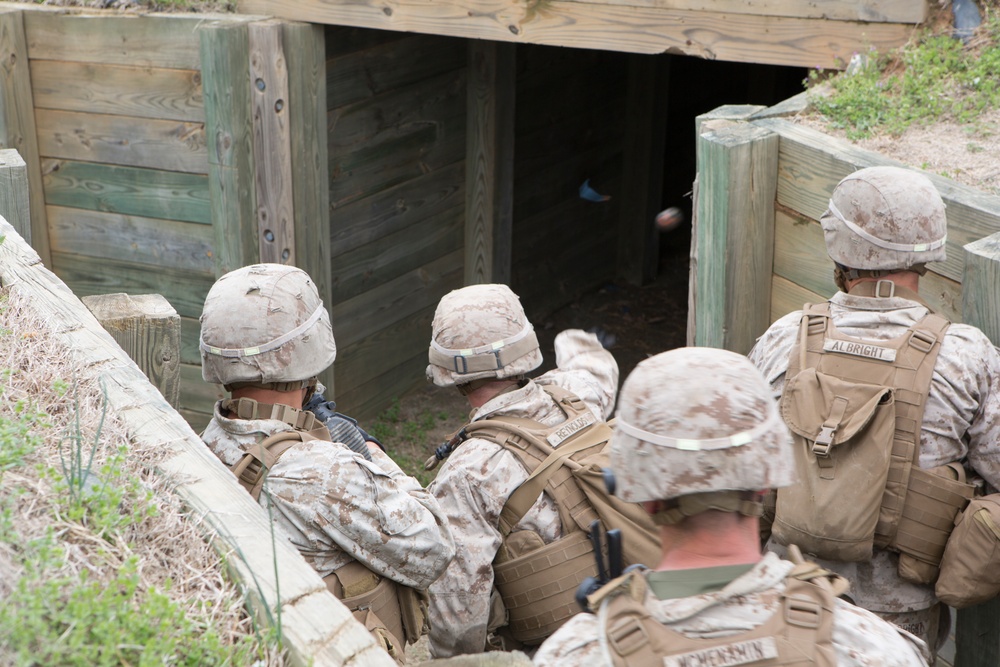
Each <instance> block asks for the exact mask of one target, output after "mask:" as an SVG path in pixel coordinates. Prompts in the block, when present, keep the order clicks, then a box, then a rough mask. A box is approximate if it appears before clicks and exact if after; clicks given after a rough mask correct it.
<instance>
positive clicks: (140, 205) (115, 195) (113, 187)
mask: <svg viewBox="0 0 1000 667" xmlns="http://www.w3.org/2000/svg"><path fill="white" fill-rule="evenodd" d="M42 171H43V176H42V185H43V187H44V188H45V202H46V203H47V204H49V205H54V206H69V207H73V208H84V209H90V210H92V211H104V212H108V213H121V214H123V215H137V216H142V217H147V218H162V219H166V220H177V221H181V222H196V223H200V224H203V225H210V224H212V216H211V200H210V195H209V187H208V176H206V175H204V174H185V173H182V172H176V171H163V170H160V169H143V168H135V167H118V166H115V165H107V164H99V163H95V162H77V161H74V160H53V159H49V160H45V161H44V162H43V163H42Z"/></svg>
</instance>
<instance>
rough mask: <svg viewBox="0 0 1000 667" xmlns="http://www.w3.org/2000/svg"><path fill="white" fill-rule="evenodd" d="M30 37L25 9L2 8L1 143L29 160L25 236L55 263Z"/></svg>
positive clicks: (42, 256)
mask: <svg viewBox="0 0 1000 667" xmlns="http://www.w3.org/2000/svg"><path fill="white" fill-rule="evenodd" d="M29 13H30V12H29ZM26 41H27V38H26V37H25V30H24V13H23V12H20V11H10V10H8V9H5V8H4V9H0V147H3V148H13V149H15V150H16V151H17V152H18V153H19V154H20V156H21V159H23V160H24V162H25V165H26V167H27V175H28V196H27V202H28V204H29V209H25V211H24V215H30V218H31V232H30V235H29V236H27V237H25V238H28V239H30V242H31V244H32V247H33V248H35V250H36V251H37V252H38V255H39V257H41V258H42V261H43V262H45V264H46V265H49V266H51V262H52V255H51V251H50V249H49V229H48V221H47V219H46V217H45V192H44V190H43V189H42V170H41V169H42V167H41V158H40V156H39V150H38V132H37V129H36V126H35V105H34V103H33V102H32V91H31V73H30V70H29V68H28V47H27V44H26Z"/></svg>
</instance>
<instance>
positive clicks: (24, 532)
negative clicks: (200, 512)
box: [0, 292, 283, 665]
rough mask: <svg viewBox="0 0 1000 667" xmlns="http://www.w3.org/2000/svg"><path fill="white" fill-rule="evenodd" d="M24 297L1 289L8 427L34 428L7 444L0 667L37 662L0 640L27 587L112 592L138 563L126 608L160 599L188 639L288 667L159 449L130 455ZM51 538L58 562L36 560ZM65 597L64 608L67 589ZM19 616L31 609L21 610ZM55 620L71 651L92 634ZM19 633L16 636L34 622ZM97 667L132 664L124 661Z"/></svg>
mask: <svg viewBox="0 0 1000 667" xmlns="http://www.w3.org/2000/svg"><path fill="white" fill-rule="evenodd" d="M22 299H23V297H18V296H17V295H16V293H13V292H11V293H7V294H4V293H2V292H0V419H2V420H3V421H4V424H5V425H6V424H7V423H9V422H10V421H11V420H18V419H19V421H20V422H21V423H24V422H25V420H27V422H28V423H29V426H28V428H27V429H26V431H25V433H24V434H22V435H23V437H16V438H9V437H8V438H2V437H0V664H2V665H8V664H11V665H13V664H18V665H23V664H35V663H34V662H33V660H32V659H31V658H25V654H24V653H23V642H25V641H28V642H29V644H30V641H44V638H43V637H37V638H30V637H29V638H26V637H20V638H17V637H14V638H13V639H12V638H11V637H10V636H4V632H3V627H4V626H3V612H4V608H9V606H10V605H11V604H16V601H17V600H19V599H23V598H24V591H23V589H24V585H25V581H27V580H28V579H29V578H31V582H30V584H29V585H30V586H31V587H36V586H37V587H39V590H41V589H42V588H43V586H42V581H43V580H49V581H81V580H82V581H87V582H90V583H95V582H100V584H101V585H102V586H116V585H118V584H117V583H116V582H117V581H118V579H119V578H120V577H121V573H122V572H123V570H128V568H129V564H130V563H134V564H135V573H134V579H135V581H136V582H137V583H136V587H135V592H134V598H135V600H134V601H130V602H129V603H128V604H132V605H133V606H135V607H137V606H138V605H139V601H140V600H142V599H143V598H144V597H146V596H149V595H150V594H155V593H156V592H158V593H161V594H164V595H166V597H167V598H169V600H170V601H171V602H172V603H173V604H175V605H176V606H177V607H178V608H179V609H180V610H182V612H183V615H184V616H186V617H187V619H188V620H190V621H191V622H192V623H193V626H192V627H193V628H195V630H194V632H193V634H192V637H191V640H192V641H196V642H197V641H199V639H200V638H201V637H203V636H204V635H205V634H206V633H214V635H215V636H216V637H217V639H218V643H219V645H221V647H222V650H221V653H219V654H221V655H243V656H246V655H253V656H255V660H256V664H261V665H263V664H267V665H281V664H283V657H282V655H281V654H280V653H279V652H277V651H276V650H275V649H274V648H273V647H268V646H266V645H263V646H262V645H261V644H260V642H259V640H258V638H257V637H256V635H255V632H254V627H253V623H252V620H251V619H250V618H249V617H248V616H247V614H246V612H245V610H244V607H243V595H242V594H241V593H240V591H239V590H238V589H237V588H236V587H235V586H234V585H233V584H231V583H230V582H228V581H227V580H226V579H225V577H224V576H223V563H222V561H221V559H220V557H219V556H218V554H216V553H215V552H214V551H213V549H212V548H211V547H210V546H209V545H208V544H207V542H206V540H205V539H204V537H203V531H204V530H205V527H204V526H202V525H197V524H196V522H195V521H194V520H192V518H191V517H190V516H187V515H186V514H185V513H184V511H183V508H182V507H181V506H180V505H179V502H178V500H177V499H176V498H175V496H173V495H172V494H171V492H170V489H169V488H166V487H165V486H164V482H162V481H161V480H160V479H158V478H157V476H156V475H155V474H154V473H153V472H152V471H153V469H154V467H155V465H156V462H157V459H158V457H159V456H160V452H158V451H156V450H154V449H151V448H148V449H142V448H141V447H137V446H135V447H133V446H132V445H131V444H130V443H129V439H128V434H127V433H126V432H125V430H124V427H123V425H122V424H121V423H120V422H119V421H117V420H116V419H115V418H114V415H112V414H108V415H107V416H106V418H103V421H102V415H103V412H104V410H103V406H104V403H105V401H104V397H103V393H102V391H101V389H100V387H99V385H98V383H97V381H96V379H95V377H93V374H92V373H89V374H88V371H87V369H85V368H80V367H79V366H78V365H76V364H74V360H73V354H72V351H71V350H70V349H67V348H66V347H65V346H63V345H62V344H61V342H60V341H59V340H58V339H56V338H55V337H54V336H53V335H52V334H51V333H50V331H49V327H48V326H47V324H46V322H45V321H44V320H43V318H42V317H41V316H40V314H39V313H36V312H34V311H33V310H32V309H31V307H30V304H27V303H24V302H23V300H22ZM76 432H78V433H79V434H80V436H81V438H80V440H79V441H80V442H81V443H83V447H82V448H81V450H82V452H83V457H82V461H83V463H86V461H87V459H88V458H89V456H90V450H91V449H93V463H92V465H91V467H90V469H91V471H92V472H93V473H96V474H95V475H93V476H92V482H93V486H92V487H91V489H90V490H84V491H83V492H82V494H78V497H81V498H84V499H85V500H84V502H82V503H77V502H74V500H73V498H74V493H73V492H72V488H73V486H72V484H70V488H69V489H67V479H66V477H67V476H66V474H65V472H66V470H67V469H68V459H67V456H68V455H70V454H72V452H73V447H72V445H73V440H72V438H69V436H72V435H73V434H74V433H76ZM95 443H96V445H95ZM4 448H6V449H7V451H6V452H5V451H4ZM18 448H21V450H23V451H22V452H21V453H22V455H20V456H19V455H18V452H17V449H18ZM110 487H114V489H112V488H110ZM101 494H103V495H101ZM109 494H110V495H109ZM95 498H96V499H97V500H96V501H94V499H95ZM107 498H112V499H113V503H112V506H111V516H110V517H105V516H103V515H102V514H101V506H100V503H101V502H102V500H101V499H104V500H106V499H107ZM116 513H117V514H116ZM53 538H54V539H53ZM46 541H48V542H49V543H51V544H54V545H55V547H56V548H57V550H58V556H57V557H55V558H51V557H43V558H42V559H41V561H39V560H37V555H36V554H35V547H34V546H33V545H40V544H45V543H46ZM39 567H41V568H42V570H41V574H39V571H38V568H39ZM19 588H20V589H21V591H20V594H19V593H18V590H19ZM65 595H66V596H67V597H66V600H67V601H68V600H69V596H70V595H71V591H66V592H65ZM28 599H29V600H30V599H31V596H30V595H29V596H28ZM12 600H13V601H15V602H13V603H12ZM58 602H59V601H57V603H58ZM18 613H29V612H18V611H16V610H15V611H13V615H14V616H17V615H18ZM44 615H45V614H43V616H44ZM41 620H42V622H43V623H48V622H49V621H48V620H46V619H44V618H43V619H41ZM51 623H52V624H54V625H55V626H57V627H53V628H52V631H53V635H52V636H53V637H57V638H59V639H60V640H63V639H65V640H66V641H67V643H70V642H71V640H72V639H73V635H74V633H75V634H76V635H80V633H83V632H86V631H87V629H86V627H81V626H83V625H85V622H84V621H81V622H80V625H79V626H77V627H71V626H67V627H58V626H59V624H60V623H62V624H65V622H64V621H55V620H52V621H51ZM14 627H15V628H16V629H15V631H14V634H15V635H16V634H17V632H18V630H19V629H20V628H22V627H30V626H28V625H27V623H25V624H24V625H23V626H22V625H15V626H14ZM60 634H62V635H63V636H62V637H60ZM77 639H79V637H77ZM19 641H20V642H21V643H22V647H21V648H19V647H18V642H19ZM50 648H51V647H39V649H32V651H33V652H38V651H40V650H41V649H50ZM19 650H20V651H22V652H21V653H20V655H19V654H18V651H19ZM234 651H235V652H234ZM241 651H242V652H241ZM217 655H218V654H217ZM170 662H171V664H175V663H174V661H170ZM60 664H70V663H60ZM100 664H129V663H128V661H127V660H126V659H125V658H122V659H121V660H120V661H116V660H115V659H111V660H109V661H105V660H102V661H101V662H100ZM176 664H190V663H189V662H184V661H177V663H176ZM235 664H240V663H235Z"/></svg>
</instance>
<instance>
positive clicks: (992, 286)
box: [955, 234, 1000, 667]
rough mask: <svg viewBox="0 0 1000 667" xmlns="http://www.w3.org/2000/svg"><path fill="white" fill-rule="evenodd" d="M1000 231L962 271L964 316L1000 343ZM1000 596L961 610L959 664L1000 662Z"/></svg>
mask: <svg viewBox="0 0 1000 667" xmlns="http://www.w3.org/2000/svg"><path fill="white" fill-rule="evenodd" d="M998 294H1000V234H993V235H992V236H987V237H986V238H983V239H980V240H978V241H974V242H972V243H969V244H968V245H966V246H965V269H964V270H963V272H962V320H963V321H964V322H965V323H966V324H971V325H973V326H975V327H978V328H979V329H981V330H982V331H983V333H985V334H986V336H987V337H988V338H989V339H990V340H991V341H993V344H994V345H998V344H1000V312H997V307H996V300H997V295H998ZM998 630H1000V600H991V601H989V602H985V603H983V604H981V605H976V606H975V607H968V608H966V609H960V610H958V622H957V624H956V628H955V667H996V665H1000V632H998Z"/></svg>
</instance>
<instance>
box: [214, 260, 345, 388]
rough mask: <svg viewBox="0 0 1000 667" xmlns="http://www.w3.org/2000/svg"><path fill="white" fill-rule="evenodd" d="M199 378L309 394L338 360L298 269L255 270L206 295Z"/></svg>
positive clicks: (325, 317) (226, 279)
mask: <svg viewBox="0 0 1000 667" xmlns="http://www.w3.org/2000/svg"><path fill="white" fill-rule="evenodd" d="M200 347H201V374H202V377H203V378H204V379H205V381H206V382H212V383H216V384H223V385H226V388H227V389H229V390H230V391H231V390H232V388H234V386H248V385H254V386H275V385H278V386H277V388H279V389H284V390H287V389H294V388H297V387H308V386H311V385H312V384H314V383H315V377H316V376H317V375H318V374H319V373H320V372H322V371H323V370H325V369H326V368H329V366H330V365H331V364H332V363H333V360H334V358H335V357H336V356H337V345H336V343H335V342H334V340H333V327H332V326H331V325H330V315H329V313H327V311H326V307H325V306H324V305H323V301H322V299H320V296H319V292H318V291H317V290H316V285H315V284H313V282H312V280H311V279H310V278H309V275H308V274H307V273H306V272H305V271H303V270H302V269H297V268H295V267H294V266H285V265H282V264H255V265H253V266H245V267H243V268H241V269H236V270H235V271H231V272H229V273H227V274H225V275H224V276H222V277H221V278H219V279H218V280H217V281H216V282H215V284H214V285H212V288H211V289H210V290H209V291H208V296H207V297H206V298H205V307H204V309H203V310H202V313H201V345H200Z"/></svg>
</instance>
